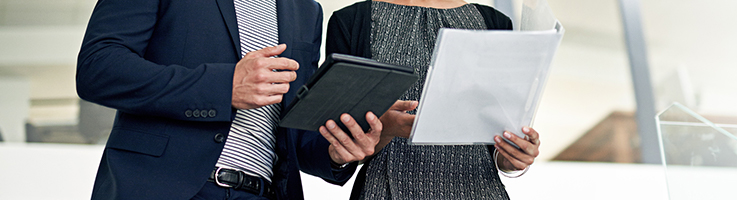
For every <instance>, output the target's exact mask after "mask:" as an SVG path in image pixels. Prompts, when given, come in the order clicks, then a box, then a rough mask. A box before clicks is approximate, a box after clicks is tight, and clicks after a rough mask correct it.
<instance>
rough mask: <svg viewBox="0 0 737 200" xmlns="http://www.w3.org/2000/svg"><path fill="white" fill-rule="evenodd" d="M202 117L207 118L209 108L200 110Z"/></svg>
mask: <svg viewBox="0 0 737 200" xmlns="http://www.w3.org/2000/svg"><path fill="white" fill-rule="evenodd" d="M200 117H202V118H207V110H200Z"/></svg>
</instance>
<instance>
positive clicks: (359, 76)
mask: <svg viewBox="0 0 737 200" xmlns="http://www.w3.org/2000/svg"><path fill="white" fill-rule="evenodd" d="M413 71H414V70H413V69H412V68H411V67H405V66H397V65H391V64H386V63H380V62H377V61H374V60H371V59H367V58H362V57H356V56H350V55H344V54H331V55H329V56H328V57H327V58H326V59H325V62H324V63H323V64H322V65H321V66H320V68H319V69H317V71H316V72H315V74H314V75H312V77H310V79H309V80H307V83H306V84H305V85H303V86H302V87H300V88H299V89H298V90H297V98H295V99H294V100H293V101H292V102H291V103H290V104H289V106H287V108H286V109H285V111H284V112H283V115H282V118H281V121H280V122H279V126H281V127H286V128H295V129H302V130H310V131H318V129H319V128H320V126H322V125H325V122H327V121H328V119H333V120H334V121H335V122H336V123H337V124H338V126H340V128H341V129H343V131H344V132H346V133H350V132H349V131H348V129H347V128H346V127H345V126H344V125H343V124H342V123H341V122H340V119H339V117H340V115H341V114H343V113H348V114H350V115H351V116H352V117H353V118H354V119H355V120H356V122H358V124H359V125H360V126H361V128H363V131H364V132H367V131H368V129H369V128H370V125H369V124H368V122H367V121H366V112H368V111H371V112H373V113H374V114H375V115H376V116H377V117H381V115H382V114H384V112H386V111H387V110H388V109H389V108H390V107H391V106H392V105H393V104H394V102H395V101H396V100H397V99H398V98H399V97H400V96H401V95H402V94H404V92H405V91H407V89H409V87H411V86H412V84H414V83H415V82H416V81H417V79H418V76H417V75H415V74H414V72H413ZM349 136H350V134H349Z"/></svg>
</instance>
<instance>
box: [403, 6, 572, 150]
mask: <svg viewBox="0 0 737 200" xmlns="http://www.w3.org/2000/svg"><path fill="white" fill-rule="evenodd" d="M523 5H524V6H523V10H522V20H521V26H520V31H493V30H458V29H442V30H440V33H439V35H438V40H437V42H436V44H435V50H434V52H433V57H432V61H431V66H430V68H429V70H428V74H427V78H426V82H425V88H424V91H423V94H422V98H421V101H420V105H419V108H418V112H417V117H416V118H415V122H414V127H413V129H412V135H411V137H410V140H411V142H412V143H413V144H493V143H494V140H493V137H494V136H495V135H501V134H502V133H503V132H504V131H505V130H506V131H510V132H512V133H514V134H516V135H518V136H520V137H524V134H522V130H521V128H522V126H530V125H531V124H532V120H533V117H534V115H535V110H536V107H537V105H538V102H539V99H540V96H541V94H542V90H543V88H544V85H545V80H546V79H547V74H548V69H549V67H550V63H551V62H552V60H553V55H554V54H555V51H556V49H557V48H558V45H559V44H560V41H561V38H562V37H563V33H564V29H563V27H562V26H561V25H560V23H559V22H558V21H557V20H556V18H555V17H554V16H553V15H552V12H551V11H550V8H549V7H548V6H547V2H545V1H544V0H526V1H525V2H524V4H523Z"/></svg>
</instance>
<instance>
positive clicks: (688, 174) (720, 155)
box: [656, 103, 737, 200]
mask: <svg viewBox="0 0 737 200" xmlns="http://www.w3.org/2000/svg"><path fill="white" fill-rule="evenodd" d="M656 120H657V122H658V137H659V138H660V149H661V158H662V160H663V165H664V166H665V171H666V179H667V183H668V195H669V197H670V199H671V200H676V199H735V196H733V193H734V191H733V190H732V189H733V187H734V186H735V185H737V136H735V134H734V133H737V125H729V124H714V123H712V122H710V121H709V120H707V119H705V118H703V117H701V116H700V115H698V114H696V113H694V112H693V111H691V110H690V109H688V108H686V107H685V106H683V105H681V104H679V103H674V104H673V105H671V106H670V107H668V108H667V109H666V110H665V111H663V112H661V113H660V114H658V116H657V117H656Z"/></svg>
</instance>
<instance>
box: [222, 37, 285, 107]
mask: <svg viewBox="0 0 737 200" xmlns="http://www.w3.org/2000/svg"><path fill="white" fill-rule="evenodd" d="M286 49H287V45H285V44H280V45H278V46H274V47H266V48H263V49H260V50H257V51H252V52H248V54H246V56H244V57H243V59H241V60H240V61H238V63H237V64H236V65H235V72H234V74H233V97H232V103H231V104H232V105H233V107H235V108H237V109H252V108H258V107H262V106H266V105H271V104H275V103H279V102H281V100H282V95H284V94H285V93H287V92H288V91H289V82H292V81H294V80H295V79H297V73H296V72H294V71H296V70H297V69H299V63H297V61H294V60H292V59H289V58H274V57H273V56H276V55H279V54H281V53H282V52H284V50H286ZM277 70H279V71H277ZM282 70H283V71H282Z"/></svg>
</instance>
